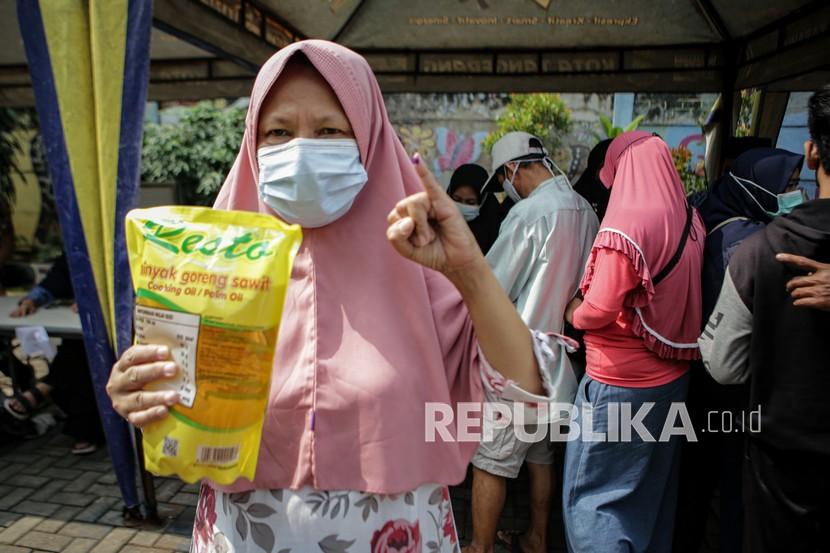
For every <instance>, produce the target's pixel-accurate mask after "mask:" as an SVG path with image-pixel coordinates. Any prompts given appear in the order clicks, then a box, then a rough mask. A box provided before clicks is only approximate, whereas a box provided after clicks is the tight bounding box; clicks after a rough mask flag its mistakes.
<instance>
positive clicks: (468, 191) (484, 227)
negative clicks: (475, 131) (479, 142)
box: [447, 163, 513, 254]
mask: <svg viewBox="0 0 830 553" xmlns="http://www.w3.org/2000/svg"><path fill="white" fill-rule="evenodd" d="M487 177H488V175H487V170H486V169H484V167H481V166H480V165H476V164H474V163H467V164H466V165H461V166H460V167H458V168H457V169H456V170H455V172H454V173H453V174H452V177H451V178H450V185H449V187H448V188H447V194H449V196H450V197H451V198H452V199H453V200H454V201H455V203H456V204H457V205H458V209H460V210H461V213H462V215H464V218H465V219H467V224H468V225H469V226H470V230H471V231H473V236H475V238H476V242H478V247H479V248H481V251H482V252H483V253H485V254H486V253H487V250H489V249H490V246H492V245H493V242H495V241H496V238H497V237H498V235H499V227H500V226H501V222H502V221H503V220H504V218H505V217H506V216H507V212H508V211H509V210H510V208H511V207H513V202H512V201H511V200H510V199H509V198H506V199H505V201H504V202H502V203H499V200H498V198H496V197H495V196H494V195H493V194H484V196H483V198H482V194H481V189H482V188H483V187H484V184H485V183H486V182H487Z"/></svg>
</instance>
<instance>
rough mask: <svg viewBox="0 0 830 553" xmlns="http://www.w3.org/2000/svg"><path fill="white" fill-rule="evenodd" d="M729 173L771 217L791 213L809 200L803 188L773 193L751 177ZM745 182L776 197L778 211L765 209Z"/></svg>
mask: <svg viewBox="0 0 830 553" xmlns="http://www.w3.org/2000/svg"><path fill="white" fill-rule="evenodd" d="M729 175H730V176H731V177H732V178H733V179H734V180H735V182H737V183H738V186H740V187H741V188H743V190H744V192H746V193H747V195H748V196H749V197H750V198H752V201H753V202H755V203H756V204H758V207H760V208H761V209H763V210H764V212H765V213H766V214H767V215H769V216H770V217H778V216H779V215H786V214H787V213H789V212H791V211H792V210H793V209H795V208H796V207H797V206H799V205H801V204H803V203H804V202H805V201H807V200H806V198H805V195H804V191H803V190H801V189H799V190H793V191H792V192H783V193H781V194H773V193H772V192H770V191H769V190H767V189H766V188H764V187H763V186H760V185H758V184H755V183H754V182H752V181H751V180H749V179H744V178H741V177H738V176H735V174H733V173H732V172H731V171H730V172H729ZM743 183H747V184H749V185H751V186H754V187H755V188H757V189H758V190H761V191H763V192H765V193H766V194H769V195H770V196H772V197H773V198H775V199H776V201H777V202H778V211H767V210H766V209H764V206H762V205H761V202H759V201H758V200H757V199H756V198H755V196H753V195H752V194H750V192H749V190H747V189H746V186H744V184H743Z"/></svg>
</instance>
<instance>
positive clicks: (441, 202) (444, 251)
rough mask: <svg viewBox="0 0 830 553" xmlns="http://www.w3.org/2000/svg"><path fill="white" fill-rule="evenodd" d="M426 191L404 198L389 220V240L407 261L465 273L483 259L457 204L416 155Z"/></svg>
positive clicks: (419, 173)
mask: <svg viewBox="0 0 830 553" xmlns="http://www.w3.org/2000/svg"><path fill="white" fill-rule="evenodd" d="M413 163H414V165H415V171H416V172H417V173H418V176H419V177H420V178H421V184H422V185H423V187H424V191H423V192H419V193H417V194H413V195H411V196H409V197H407V198H404V199H403V200H401V201H400V202H398V204H397V205H396V206H395V209H393V210H392V211H391V212H390V213H389V216H388V217H387V220H388V221H389V228H388V229H387V230H386V237H387V238H388V239H389V241H390V242H391V243H392V246H394V247H395V249H396V250H397V251H398V253H400V254H401V255H402V256H404V257H406V258H407V259H411V260H412V261H415V262H416V263H420V264H421V265H424V266H425V267H429V268H430V269H435V270H436V271H440V272H442V273H444V274H445V275H448V276H449V275H451V274H454V273H458V272H463V271H464V270H465V268H467V267H472V266H473V265H474V264H475V263H477V262H480V261H483V259H484V256H483V255H482V253H481V249H480V248H479V247H478V243H477V242H476V240H475V237H474V236H473V233H472V232H470V227H469V226H467V222H466V221H465V220H464V217H462V216H461V212H460V211H459V210H458V208H457V207H456V205H455V203H454V202H453V201H452V199H450V197H449V196H448V195H447V193H446V192H445V191H444V189H443V188H442V187H441V185H439V184H438V183H437V182H436V180H435V177H433V176H432V173H430V172H429V170H428V169H427V168H426V167H425V165H424V163H423V161H422V160H421V158H420V157H419V156H418V154H415V157H413Z"/></svg>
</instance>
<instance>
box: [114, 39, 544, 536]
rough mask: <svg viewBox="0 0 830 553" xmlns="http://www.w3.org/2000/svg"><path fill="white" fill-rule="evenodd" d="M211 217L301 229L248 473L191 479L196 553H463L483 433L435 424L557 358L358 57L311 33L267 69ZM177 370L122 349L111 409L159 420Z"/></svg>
mask: <svg viewBox="0 0 830 553" xmlns="http://www.w3.org/2000/svg"><path fill="white" fill-rule="evenodd" d="M215 207H216V208H218V209H236V210H249V211H259V212H263V213H270V214H272V215H274V216H275V217H279V218H281V219H283V220H285V221H288V222H291V223H298V224H300V225H301V226H302V227H303V242H302V245H301V247H300V250H299V253H298V254H297V257H296V261H295V263H294V267H293V272H292V276H291V281H290V284H289V286H288V289H287V295H286V300H285V309H284V315H283V320H282V322H281V326H280V334H279V339H278V345H277V352H276V355H275V361H274V372H273V379H272V384H271V398H270V402H269V405H268V410H267V413H266V422H265V427H264V430H263V438H262V446H261V448H260V453H259V462H258V466H257V473H256V477H255V478H254V480H253V481H248V480H245V479H239V480H237V481H236V482H235V483H234V484H233V485H232V486H230V487H227V488H222V487H220V486H218V485H215V484H213V483H211V482H204V483H203V486H202V490H201V494H200V498H199V505H198V513H197V517H196V522H195V526H194V532H193V547H194V550H195V551H214V550H217V551H219V550H225V551H227V550H231V551H259V550H260V549H263V550H265V551H271V550H273V551H294V552H302V551H311V550H314V551H317V550H322V551H343V552H350V551H353V552H358V551H359V552H364V551H371V552H381V551H382V552H386V551H397V552H404V551H406V552H413V551H455V550H456V549H457V543H456V542H457V537H456V532H455V526H454V522H453V517H452V510H451V506H450V501H449V494H448V492H447V485H448V484H455V483H458V482H460V481H461V480H462V479H463V478H464V476H465V473H466V468H467V463H468V461H469V459H470V457H471V456H472V455H473V453H474V451H475V449H476V447H477V440H470V439H466V440H465V439H464V437H463V436H460V435H458V434H457V432H456V428H457V427H456V425H455V424H454V423H453V424H446V422H449V421H448V420H447V419H448V418H449V417H451V416H453V415H455V416H457V415H458V412H457V411H456V407H457V406H458V405H459V404H460V403H462V402H480V401H482V400H483V399H485V398H486V397H491V398H493V397H496V396H497V395H498V394H499V393H500V392H501V390H503V389H504V388H505V387H507V386H512V385H515V386H518V387H521V388H523V389H524V390H526V391H528V392H531V393H536V394H551V393H552V392H551V390H550V386H549V384H547V383H544V382H543V376H542V375H545V374H546V371H547V370H548V369H547V367H548V366H550V365H551V364H552V363H554V362H555V360H554V359H553V353H552V348H550V347H549V343H548V340H550V339H551V338H549V337H548V336H546V335H542V334H540V333H535V332H531V331H529V330H528V328H527V327H526V326H525V325H524V323H523V322H522V320H521V319H520V318H519V316H518V314H517V312H516V310H515V308H514V307H513V305H512V303H511V302H510V300H509V299H508V298H507V296H506V295H505V294H504V292H503V291H502V290H501V288H500V286H499V284H498V282H497V281H496V279H495V277H494V276H493V274H492V272H491V271H490V269H489V266H488V265H487V263H486V261H485V260H484V257H483V256H482V254H481V252H480V250H479V248H478V247H477V245H476V242H475V239H474V237H473V235H472V234H471V233H470V231H469V229H468V226H467V223H466V222H465V221H464V219H463V217H462V216H461V214H460V212H459V211H458V209H457V207H456V206H455V204H454V203H453V201H452V200H451V199H450V198H449V197H448V196H447V195H446V194H445V193H444V192H443V189H442V188H441V187H440V186H439V185H438V184H437V183H436V181H435V179H434V178H433V177H432V175H431V174H430V173H429V172H428V171H427V170H426V168H425V166H424V164H423V163H420V159H419V158H418V157H417V156H416V157H415V158H414V159H413V160H410V159H409V158H408V157H407V155H406V153H405V152H404V149H403V147H402V146H401V144H400V142H399V141H398V140H397V138H396V135H395V132H394V129H393V127H392V125H391V124H390V122H389V119H388V116H387V114H386V109H385V107H384V104H383V99H382V97H381V93H380V90H379V88H378V84H377V82H376V80H375V77H374V75H373V74H372V71H371V69H370V68H369V65H368V64H367V62H366V61H365V60H364V59H363V58H362V57H360V56H359V55H357V54H355V53H354V52H352V51H350V50H348V49H346V48H344V47H342V46H338V45H336V44H333V43H330V42H325V41H318V40H309V41H303V42H299V43H295V44H292V45H291V46H288V47H286V48H284V49H282V50H280V51H279V52H278V53H277V54H276V55H274V56H273V57H272V58H271V59H270V60H268V61H267V62H266V63H265V65H264V66H263V67H262V69H261V70H260V72H259V75H258V76H257V79H256V82H255V84H254V89H253V93H252V94H251V99H250V105H249V108H248V115H247V119H246V130H245V136H244V138H243V142H242V147H241V149H240V152H239V156H238V157H237V159H236V162H235V163H234V166H233V169H232V170H231V172H230V174H229V175H228V178H227V180H226V181H225V184H224V186H223V188H222V190H221V192H220V193H219V197H218V199H217V201H216V206H215ZM396 250H397V252H396ZM413 261H414V263H413ZM540 369H541V371H540ZM175 371H176V367H175V365H174V364H173V363H171V362H170V361H169V352H168V351H167V349H166V348H163V347H155V346H134V347H133V348H131V349H130V350H128V351H127V352H126V353H125V354H124V356H122V358H121V359H120V360H119V362H118V363H117V364H116V365H115V366H114V367H113V372H112V376H111V378H110V383H109V386H108V391H109V393H110V395H111V397H112V399H113V404H114V406H115V408H116V410H117V411H118V412H119V413H120V414H121V415H122V416H125V417H126V418H128V420H129V421H130V422H132V423H133V424H135V425H138V426H143V425H147V424H151V423H153V422H154V421H157V420H159V419H160V418H162V417H164V416H166V415H167V412H168V409H169V408H170V407H172V406H173V405H174V404H175V403H176V401H177V397H176V395H175V394H174V393H171V392H154V391H149V390H145V389H144V388H145V386H146V385H147V384H148V383H150V382H152V381H154V380H157V379H159V378H170V377H171V376H172V375H173V374H175ZM436 405H437V406H438V407H439V408H440V409H439V411H440V412H439V413H438V414H437V415H436V413H435V412H434V411H435V409H433V407H434V406H436ZM434 420H435V421H440V420H443V421H444V424H443V425H441V424H438V425H437V426H439V428H438V431H437V432H430V430H431V426H432V425H431V424H430V423H431V422H432V421H434ZM472 430H475V428H473V429H472ZM253 545H256V546H258V547H253Z"/></svg>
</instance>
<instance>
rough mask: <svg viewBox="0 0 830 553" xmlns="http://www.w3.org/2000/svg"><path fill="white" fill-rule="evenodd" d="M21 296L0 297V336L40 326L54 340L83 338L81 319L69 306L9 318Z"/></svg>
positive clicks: (41, 309)
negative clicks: (22, 327)
mask: <svg viewBox="0 0 830 553" xmlns="http://www.w3.org/2000/svg"><path fill="white" fill-rule="evenodd" d="M20 299H21V296H0V334H5V335H13V334H14V329H15V328H17V327H19V326H42V327H43V328H45V329H46V332H48V333H49V336H52V337H55V338H78V337H80V336H83V334H84V331H83V329H82V328H81V318H80V317H79V316H78V314H77V313H74V312H73V311H72V309H71V308H70V307H69V306H65V305H62V306H60V307H46V308H44V307H41V308H40V309H38V310H37V311H36V312H35V313H33V314H32V315H29V316H27V317H18V318H12V317H10V316H9V313H11V312H12V311H13V310H14V309H15V308H16V307H17V303H18V302H19V301H20Z"/></svg>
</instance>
